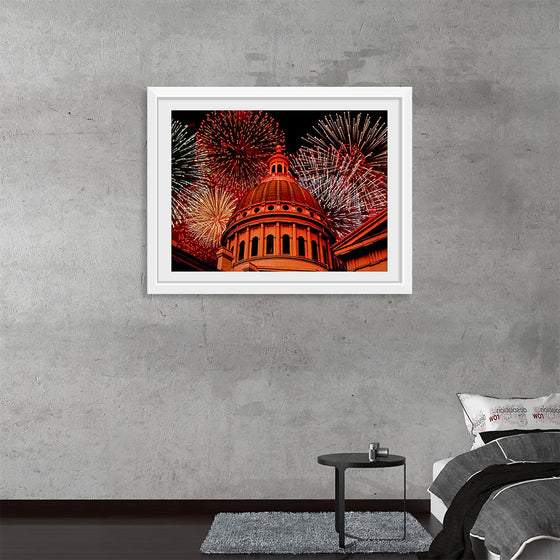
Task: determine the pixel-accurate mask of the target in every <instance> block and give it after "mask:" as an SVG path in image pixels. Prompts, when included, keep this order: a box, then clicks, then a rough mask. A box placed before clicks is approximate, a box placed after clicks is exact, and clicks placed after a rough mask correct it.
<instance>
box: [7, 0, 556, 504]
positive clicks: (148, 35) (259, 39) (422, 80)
mask: <svg viewBox="0 0 560 560" xmlns="http://www.w3.org/2000/svg"><path fill="white" fill-rule="evenodd" d="M0 37H1V45H2V58H1V61H0V64H1V71H0V104H1V115H0V150H1V152H0V156H1V158H0V164H1V191H0V197H1V198H0V200H1V202H0V204H1V208H2V220H1V223H0V228H1V229H0V235H1V239H2V244H1V247H0V251H1V270H2V281H1V284H0V295H1V309H2V319H1V337H2V349H1V353H0V366H1V380H2V382H1V383H2V386H1V397H2V401H3V405H2V407H3V408H2V428H3V434H2V436H1V441H2V451H3V458H2V462H1V469H2V477H1V478H2V490H1V496H2V497H3V498H199V499H204V498H208V499H210V498H212V499H218V498H328V497H330V496H332V492H333V473H332V471H331V469H328V468H326V467H322V466H319V465H317V464H316V456H317V455H318V454H321V453H325V452H334V451H349V450H362V451H365V450H366V447H367V444H368V442H369V441H372V440H377V441H380V442H382V444H387V445H388V446H389V447H390V448H391V450H392V451H394V452H397V453H401V454H403V455H406V456H407V458H408V462H409V495H410V496H411V497H412V498H426V497H427V494H426V493H425V488H426V486H427V485H428V483H429V480H430V469H431V463H432V461H433V460H434V459H436V458H441V457H445V456H448V455H450V454H453V453H457V452H460V451H463V450H466V449H467V447H468V445H469V438H468V435H467V432H466V429H465V428H464V425H463V419H462V414H461V411H460V407H459V404H458V402H457V400H456V398H455V393H456V392H457V391H473V392H482V393H486V394H496V395H502V396H507V395H512V394H515V395H530V396H536V395H540V394H545V393H548V392H550V391H552V390H555V389H556V390H557V388H558V334H559V333H558V311H559V309H558V301H559V300H558V295H559V289H558V263H559V243H558V242H559V239H558V231H557V227H558V223H557V218H558V178H559V159H560V158H559V150H558V145H559V133H558V131H559V102H558V85H559V83H558V82H559V79H558V66H557V61H558V58H557V56H558V46H559V44H558V37H559V35H558V5H557V3H556V2H554V1H543V0H538V1H534V2H527V1H518V2H511V1H509V0H508V1H492V2H490V1H488V2H460V1H457V2H452V1H440V2H423V1H416V0H410V1H403V2H397V1H392V2H383V1H380V0H379V1H368V2H358V1H356V2H338V1H324V2H314V1H305V2H304V1H299V2H276V1H274V2H272V1H270V2H264V1H263V2H258V1H237V2H225V1H220V2H217V1H208V0H203V1H188V2H171V1H154V0H150V1H146V2H134V1H126V2H116V1H107V2H100V1H92V2H78V1H76V2H72V1H54V2H42V1H30V2H18V1H14V0H7V1H4V2H3V3H2V5H1V6H0ZM156 85H157V86H179V85H180V86H202V85H206V86H226V85H227V86H231V85H236V86H241V85H243V86H251V85H265V86H277V85H288V86H296V85H298V86H301V85H305V86H321V85H330V86H357V85H368V86H369V85H372V86H385V85H387V86H388V85H391V86H397V85H408V86H413V87H414V170H413V174H414V293H413V295H411V296H398V297H397V296H393V297H392V296H305V297H304V296H254V297H253V296H148V295H146V281H145V269H146V257H145V255H146V219H145V215H146V155H145V148H146V101H145V98H146V87H147V86H156ZM374 481H378V482H381V483H382V485H378V486H375V485H373V482H374ZM399 485H400V475H399V474H398V473H397V472H396V471H395V472H393V473H391V472H388V473H379V474H377V473H376V476H373V475H372V473H368V472H362V471H359V472H358V471H354V472H353V473H352V476H351V477H349V481H348V494H349V497H366V496H376V497H378V498H391V497H397V496H398V492H399V491H400V490H399V489H400V486H399Z"/></svg>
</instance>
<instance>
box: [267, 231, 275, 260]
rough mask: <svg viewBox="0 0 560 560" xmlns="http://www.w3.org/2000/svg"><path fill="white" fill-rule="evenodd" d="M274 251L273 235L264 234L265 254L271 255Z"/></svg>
mask: <svg viewBox="0 0 560 560" xmlns="http://www.w3.org/2000/svg"><path fill="white" fill-rule="evenodd" d="M273 253H274V235H272V234H270V235H267V236H266V254H267V255H272V254H273Z"/></svg>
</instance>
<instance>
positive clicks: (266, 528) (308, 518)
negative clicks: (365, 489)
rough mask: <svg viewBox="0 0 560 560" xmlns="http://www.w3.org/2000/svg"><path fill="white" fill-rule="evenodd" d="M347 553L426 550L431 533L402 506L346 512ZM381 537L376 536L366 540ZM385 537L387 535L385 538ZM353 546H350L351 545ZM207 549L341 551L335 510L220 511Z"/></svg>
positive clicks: (217, 551)
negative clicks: (313, 511) (403, 512)
mask: <svg viewBox="0 0 560 560" xmlns="http://www.w3.org/2000/svg"><path fill="white" fill-rule="evenodd" d="M344 530H345V532H346V533H347V534H351V535H355V536H356V537H357V538H353V537H348V536H347V537H346V548H345V549H344V552H345V553H361V554H363V553H372V552H397V553H401V554H402V553H404V554H406V553H409V552H420V551H423V550H428V548H429V547H430V544H431V542H432V540H433V539H432V537H431V536H430V535H429V533H428V532H427V531H426V530H425V529H424V528H423V527H422V525H420V523H418V521H417V520H416V519H415V518H414V517H412V515H410V513H407V514H406V539H405V540H402V538H403V514H402V512H398V511H377V512H367V511H359V512H347V513H346V517H345V529H344ZM364 539H378V540H364ZM381 539H385V540H381ZM349 545H351V546H349ZM200 550H201V552H203V553H205V554H325V553H333V552H334V553H335V552H341V549H340V548H339V546H338V534H337V532H336V531H335V528H334V513H332V512H321V513H287V512H282V511H268V512H258V513H249V512H247V513H219V514H218V515H216V517H215V518H214V522H213V523H212V527H211V528H210V532H209V533H208V536H207V537H206V539H205V540H204V542H203V543H202V546H201V547H200Z"/></svg>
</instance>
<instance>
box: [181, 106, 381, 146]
mask: <svg viewBox="0 0 560 560" xmlns="http://www.w3.org/2000/svg"><path fill="white" fill-rule="evenodd" d="M265 112H266V113H268V114H269V115H270V116H271V117H272V118H273V119H274V120H276V122H277V123H278V125H279V127H280V130H282V131H283V132H284V134H285V136H286V146H285V147H286V151H287V152H288V154H290V155H293V154H295V153H296V152H297V151H298V149H299V148H301V146H302V139H303V138H304V137H305V136H307V134H314V131H313V126H316V125H317V123H318V122H319V121H320V120H321V119H322V118H323V117H324V116H325V115H328V114H329V113H330V114H336V113H337V111H330V112H329V111H327V112H325V111H265ZM345 112H346V113H350V115H351V116H352V117H355V116H356V115H358V114H359V113H364V114H365V113H368V114H369V115H370V118H371V120H372V121H373V122H375V121H377V119H378V118H381V121H380V122H381V123H386V122H387V112H386V111H345ZM207 114H208V111H173V112H172V118H173V119H175V120H178V121H181V122H182V123H185V124H187V123H189V124H190V123H192V125H193V126H194V127H196V128H198V126H199V125H200V123H201V122H202V121H203V120H204V118H205V117H206V115H207Z"/></svg>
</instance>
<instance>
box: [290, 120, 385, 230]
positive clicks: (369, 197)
mask: <svg viewBox="0 0 560 560" xmlns="http://www.w3.org/2000/svg"><path fill="white" fill-rule="evenodd" d="M380 122H381V121H380V120H377V122H376V123H375V124H374V125H372V124H371V119H370V116H369V115H366V116H365V118H364V119H362V115H361V114H358V115H357V117H355V118H351V116H350V114H349V113H343V114H336V115H335V116H334V117H333V116H331V115H328V116H326V117H325V118H324V119H322V120H321V121H320V122H319V123H318V125H317V126H316V127H314V130H315V131H316V132H317V133H318V136H311V135H308V136H307V137H306V138H305V139H304V141H305V142H306V144H307V145H304V146H303V147H302V148H301V149H300V150H299V152H298V153H297V154H296V156H295V158H294V159H293V161H292V168H293V170H294V174H295V176H296V177H297V179H298V181H299V182H300V184H301V185H302V186H303V187H305V188H306V189H307V190H308V191H309V192H310V193H311V194H312V195H313V196H314V197H315V198H316V199H317V201H318V202H319V204H321V206H322V207H323V209H324V211H325V213H326V214H327V217H328V218H329V219H330V222H331V225H332V228H333V230H334V231H335V233H336V235H337V237H338V238H341V237H344V235H346V234H348V233H349V232H351V231H353V230H354V229H355V228H356V227H358V226H359V225H360V224H361V223H362V222H363V221H364V220H365V219H366V218H367V217H368V216H370V215H373V214H377V213H378V212H380V211H381V210H383V209H384V208H385V207H386V206H387V176H386V166H387V129H386V126H385V125H381V124H380Z"/></svg>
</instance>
